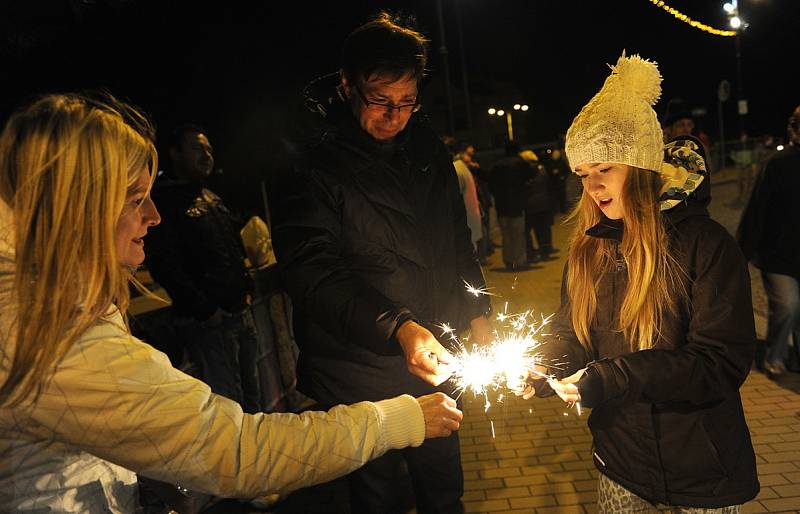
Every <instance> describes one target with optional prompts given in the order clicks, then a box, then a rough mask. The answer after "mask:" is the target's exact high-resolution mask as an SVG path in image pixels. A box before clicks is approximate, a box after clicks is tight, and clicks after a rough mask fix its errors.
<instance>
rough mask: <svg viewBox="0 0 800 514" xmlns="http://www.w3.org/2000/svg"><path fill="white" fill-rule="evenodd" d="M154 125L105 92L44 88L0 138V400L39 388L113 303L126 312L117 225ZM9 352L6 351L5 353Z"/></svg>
mask: <svg viewBox="0 0 800 514" xmlns="http://www.w3.org/2000/svg"><path fill="white" fill-rule="evenodd" d="M153 135H154V133H153V129H152V126H151V125H150V123H149V122H148V121H147V119H146V118H145V117H144V116H143V115H142V114H141V113H139V112H138V111H137V110H136V109H134V108H133V107H131V106H128V105H126V104H124V103H122V102H119V101H117V100H115V99H114V98H113V97H111V96H110V95H108V94H104V95H102V96H98V97H97V98H95V97H90V96H86V95H79V94H66V95H48V96H45V97H43V98H41V99H39V100H38V101H36V102H34V103H33V104H31V105H29V106H28V107H26V108H24V109H22V110H21V111H19V112H17V113H15V114H14V115H13V116H12V117H11V118H10V119H9V121H8V123H7V124H6V127H5V129H4V130H3V133H2V135H0V198H2V201H3V202H5V203H6V204H7V205H8V206H9V207H10V208H11V210H12V212H13V237H14V240H13V244H14V247H15V276H14V284H13V288H12V293H11V298H10V299H9V301H10V302H11V308H12V309H13V310H14V311H16V312H15V318H16V319H15V324H14V327H13V328H12V333H11V334H7V336H6V337H8V338H9V339H8V341H9V342H10V343H12V345H13V352H12V353H13V359H12V362H11V367H10V369H9V370H8V375H7V378H6V380H5V382H4V383H3V385H2V387H0V404H3V403H6V402H9V403H10V404H11V405H15V404H18V403H19V402H21V401H22V400H24V399H25V398H28V397H29V396H31V395H33V397H34V401H35V399H36V398H37V397H38V395H39V394H40V393H41V391H42V388H43V387H44V385H45V383H46V381H47V378H48V377H49V376H50V374H51V372H52V371H53V370H54V369H55V365H56V364H57V363H58V362H59V361H60V359H61V358H62V357H63V356H64V355H65V354H66V353H67V351H68V350H69V349H70V347H71V346H72V345H73V344H74V342H75V341H76V339H77V338H78V337H79V336H80V335H81V334H82V333H83V332H85V331H86V330H87V329H89V328H90V327H91V326H92V325H93V324H95V323H96V322H98V320H100V319H101V318H102V317H103V316H104V314H106V312H107V311H108V309H109V307H111V305H112V304H116V305H117V307H118V308H119V309H120V311H121V312H123V313H124V312H125V310H126V308H127V305H128V302H129V290H128V281H129V280H131V279H132V278H133V277H132V274H131V272H130V270H128V269H126V268H124V267H123V266H122V265H121V264H120V262H119V260H118V257H117V251H116V245H115V231H116V225H117V220H118V218H119V216H120V213H121V212H122V208H123V206H124V203H125V198H126V194H127V190H128V188H129V187H131V186H132V185H133V184H135V183H136V181H137V179H138V178H139V177H140V176H141V174H142V173H145V172H148V171H149V172H150V173H151V176H155V173H154V172H155V170H156V167H157V155H156V150H155V146H154V144H153ZM7 355H8V354H7Z"/></svg>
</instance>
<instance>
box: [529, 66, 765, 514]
mask: <svg viewBox="0 0 800 514" xmlns="http://www.w3.org/2000/svg"><path fill="white" fill-rule="evenodd" d="M611 70H612V71H611V75H610V76H609V77H608V78H607V79H606V82H605V84H604V85H603V87H602V89H601V90H600V91H599V92H598V93H597V94H596V95H595V96H594V98H592V100H591V101H590V102H589V103H588V104H587V105H586V106H585V107H584V108H583V109H582V110H581V112H580V113H579V114H578V116H577V117H576V118H575V119H574V121H573V122H572V125H571V126H570V128H569V131H568V132H567V139H566V153H567V157H568V159H569V163H570V167H571V168H572V170H573V171H574V172H575V173H576V174H577V175H578V176H579V177H580V179H581V181H582V183H583V194H582V196H581V199H580V201H579V203H578V205H577V206H576V208H575V210H574V212H573V213H572V219H573V220H575V231H574V233H573V236H572V239H571V242H570V248H569V257H568V260H567V264H566V266H565V271H564V282H563V286H562V299H561V307H560V309H559V312H558V313H557V315H556V317H555V321H554V323H553V325H552V327H551V330H550V332H551V334H552V336H551V337H550V338H549V340H547V341H546V343H545V344H544V345H542V346H541V349H542V352H543V353H544V356H545V360H544V364H545V365H544V367H543V369H541V370H540V371H541V372H545V373H547V374H550V375H551V376H553V378H554V379H553V380H551V381H549V382H545V381H542V380H540V381H538V382H534V383H532V385H531V387H530V388H529V390H528V391H527V394H526V395H525V396H526V397H530V396H532V395H533V394H536V395H539V396H547V395H550V394H553V392H555V393H557V394H558V395H559V396H560V397H561V398H562V399H564V401H566V402H568V403H570V404H571V403H575V402H580V403H581V404H582V405H583V406H584V407H590V408H592V413H591V416H590V417H589V427H590V429H591V431H592V436H593V449H594V453H593V460H594V463H595V466H596V467H597V469H598V470H599V471H600V475H599V482H598V493H599V494H598V502H599V510H600V512H615V513H617V512H634V511H635V512H659V511H662V510H665V511H667V512H696V511H695V510H694V509H696V508H699V509H709V510H702V512H715V513H716V512H719V513H730V512H739V510H740V508H741V504H742V503H744V502H746V501H748V500H750V499H752V498H754V497H755V496H756V494H757V493H758V491H759V484H758V479H757V477H756V465H755V454H754V452H753V446H752V443H751V441H750V433H749V431H748V428H747V425H746V423H745V417H744V412H743V410H742V402H741V398H740V395H739V387H740V386H741V384H742V382H744V380H745V378H746V377H747V374H748V372H749V371H750V367H751V364H752V361H753V354H754V349H755V328H754V322H753V309H752V303H751V296H750V286H749V285H750V278H749V276H748V271H747V265H746V263H745V261H744V259H743V257H742V255H741V252H740V251H739V249H738V248H737V246H736V243H735V241H734V240H733V238H732V237H731V236H730V235H729V234H728V233H727V232H726V230H725V229H724V228H723V227H722V226H720V225H719V224H718V223H716V222H715V221H713V220H712V219H711V218H710V217H709V215H708V211H707V210H706V205H707V204H708V201H709V199H710V196H709V187H708V185H709V184H708V178H707V172H706V168H705V161H704V157H703V155H702V153H703V152H702V145H701V144H699V142H698V141H697V140H695V139H693V138H691V136H684V137H683V138H682V139H679V140H677V141H673V142H671V143H669V144H667V145H666V147H665V146H664V145H663V142H662V141H663V139H662V132H661V127H660V126H659V123H658V119H657V116H656V113H655V111H653V108H652V105H653V104H654V103H655V102H656V100H657V99H658V97H659V95H660V93H661V85H660V83H661V76H660V74H659V71H658V68H657V67H656V64H655V63H653V62H650V61H647V60H645V59H642V58H640V57H639V56H637V55H634V56H630V57H626V56H625V54H624V53H623V54H622V57H620V59H619V60H618V61H617V64H616V66H612V67H611Z"/></svg>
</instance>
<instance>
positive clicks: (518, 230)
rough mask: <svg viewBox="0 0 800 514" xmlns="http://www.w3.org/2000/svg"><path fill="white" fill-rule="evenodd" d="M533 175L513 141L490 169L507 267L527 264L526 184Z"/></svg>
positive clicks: (513, 268)
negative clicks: (504, 154) (503, 155)
mask: <svg viewBox="0 0 800 514" xmlns="http://www.w3.org/2000/svg"><path fill="white" fill-rule="evenodd" d="M535 176H536V173H535V170H534V169H533V168H532V167H531V165H530V164H528V161H526V160H525V159H523V158H522V157H521V156H520V148H519V145H517V144H516V143H514V142H510V143H508V145H507V146H506V157H504V158H502V159H500V160H498V161H497V162H496V163H495V164H494V166H492V169H491V171H490V172H489V189H490V190H491V192H492V196H493V197H494V205H495V210H496V211H497V222H498V224H499V225H500V232H501V233H502V236H503V263H504V264H505V266H506V269H507V270H508V271H524V270H527V269H528V268H529V266H528V264H527V258H526V257H527V256H526V255H525V206H526V204H527V200H528V190H527V187H526V185H527V184H528V183H529V181H531V180H533V178H534V177H535Z"/></svg>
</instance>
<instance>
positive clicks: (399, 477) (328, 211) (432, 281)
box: [270, 12, 492, 514]
mask: <svg viewBox="0 0 800 514" xmlns="http://www.w3.org/2000/svg"><path fill="white" fill-rule="evenodd" d="M426 62H427V39H426V38H425V37H424V36H423V35H422V34H420V33H419V32H417V31H416V30H415V29H414V28H413V21H412V20H410V19H402V18H400V17H398V16H393V15H391V14H389V13H386V12H382V13H380V14H378V16H376V17H375V19H373V20H371V21H369V22H367V23H365V24H364V25H362V26H361V27H359V28H357V29H355V30H354V31H353V32H351V33H350V35H348V37H347V38H346V40H345V42H344V45H343V48H342V53H341V71H340V73H338V74H336V75H329V76H328V77H327V78H323V79H319V80H318V81H315V83H314V84H313V85H310V86H309V87H307V88H306V90H305V91H306V102H305V104H306V105H308V106H311V107H312V108H313V110H314V112H316V113H317V114H318V115H319V116H318V117H319V120H318V124H319V125H320V130H317V131H315V134H319V137H312V138H307V141H306V142H305V144H303V145H302V146H300V145H294V146H295V147H298V148H299V151H298V153H297V154H296V155H294V156H293V157H294V159H293V167H292V169H291V170H289V171H287V173H286V174H285V175H283V176H280V177H277V179H276V183H275V184H274V186H273V187H272V188H271V189H272V190H273V191H275V192H276V195H275V198H274V200H271V201H270V205H271V206H272V211H273V212H272V220H273V229H274V230H273V246H274V249H275V254H276V257H277V260H278V266H279V267H280V270H281V272H282V274H283V276H284V279H285V283H286V286H287V290H288V292H289V295H290V296H291V298H292V304H293V307H294V326H295V333H296V340H297V343H298V346H299V347H300V358H299V362H298V389H299V390H300V391H301V392H303V393H305V394H306V395H307V396H309V397H311V398H313V399H315V400H317V401H318V402H320V404H321V405H325V406H327V405H333V404H338V403H353V402H357V401H362V400H367V399H373V400H376V399H381V398H387V397H392V396H396V395H398V394H402V393H410V392H415V393H419V394H430V393H433V392H435V391H443V392H452V391H453V389H454V388H453V387H452V386H451V385H449V384H446V383H443V382H444V381H445V380H446V379H447V378H448V377H449V373H448V371H447V368H446V367H445V366H443V364H445V363H447V362H449V361H450V360H451V358H452V355H451V353H450V351H449V350H448V349H447V348H446V347H445V346H444V345H450V344H451V342H450V341H449V338H447V337H443V338H442V341H439V340H438V339H437V337H436V336H435V335H434V333H436V334H438V335H440V336H441V334H442V332H441V330H440V328H439V327H440V324H442V323H447V324H448V325H449V326H451V327H452V328H453V329H454V330H455V331H457V332H458V333H463V332H465V331H469V332H470V334H471V338H472V340H473V341H476V342H478V343H484V342H488V341H490V340H491V339H492V333H491V327H490V325H489V321H488V319H487V317H486V316H487V314H488V313H489V312H490V308H491V305H490V302H489V299H488V298H487V297H485V296H483V295H481V298H478V297H476V296H474V295H472V294H470V293H469V292H468V291H467V290H466V288H465V284H464V282H465V281H466V282H468V283H469V284H470V285H472V286H474V287H483V286H484V285H485V281H484V278H483V273H482V271H481V268H480V264H479V263H478V259H477V257H476V255H475V251H474V249H473V246H472V239H471V235H470V230H469V227H468V225H467V217H466V214H465V211H464V201H463V198H462V196H461V193H460V191H459V187H458V177H457V175H456V172H455V170H454V169H453V161H452V156H451V155H450V153H449V152H448V150H447V148H446V147H445V145H444V144H443V142H442V140H441V139H440V137H439V136H438V135H437V134H436V133H435V132H434V131H433V130H432V128H431V126H430V124H429V122H428V120H427V119H426V118H425V116H424V115H422V114H421V113H419V110H420V98H419V85H420V80H421V79H422V78H423V74H424V70H425V65H426ZM450 349H451V350H453V349H454V348H453V347H450ZM404 465H405V468H406V469H407V474H405V473H403V472H402V470H403V468H404ZM408 475H410V479H411V482H412V486H413V489H414V495H415V499H416V508H417V512H419V513H461V512H463V504H462V503H461V496H462V494H463V492H464V482H463V473H462V468H461V455H460V447H459V442H458V436H457V433H455V432H454V433H453V434H452V436H451V437H449V438H443V439H437V440H435V441H434V440H431V441H426V442H425V443H424V444H423V445H422V446H420V447H419V448H413V449H410V450H404V451H400V452H391V453H389V454H387V455H385V456H384V457H383V458H381V459H377V460H375V461H373V462H372V463H370V464H368V465H367V466H365V467H364V468H362V469H361V470H359V471H357V472H356V473H353V474H351V475H350V477H349V485H350V503H351V509H352V511H353V512H358V513H371V512H374V513H380V514H383V513H390V512H396V511H398V510H399V509H400V508H401V505H403V498H401V497H399V495H400V492H401V491H403V488H402V481H403V480H405V479H406V478H407V477H408Z"/></svg>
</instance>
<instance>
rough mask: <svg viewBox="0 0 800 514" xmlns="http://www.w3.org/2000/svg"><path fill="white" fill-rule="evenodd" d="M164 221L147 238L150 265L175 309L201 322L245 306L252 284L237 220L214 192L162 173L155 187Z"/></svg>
mask: <svg viewBox="0 0 800 514" xmlns="http://www.w3.org/2000/svg"><path fill="white" fill-rule="evenodd" d="M152 194H153V201H154V202H155V203H156V205H157V206H158V210H159V212H160V213H161V224H160V225H158V226H155V227H153V228H151V229H150V231H149V233H148V236H147V238H146V239H145V249H146V255H147V258H146V261H145V262H146V264H147V267H148V269H149V270H150V273H151V274H152V275H153V278H154V279H155V281H156V282H158V283H159V284H160V285H161V286H162V287H163V288H164V289H165V290H166V291H167V293H168V294H169V296H170V298H171V299H172V302H173V308H174V309H175V310H176V311H177V312H179V313H181V314H184V315H187V316H191V317H193V318H195V319H197V320H199V321H202V320H205V319H208V318H209V317H210V316H211V315H212V314H214V312H215V311H216V310H217V309H218V308H221V309H223V310H225V311H228V312H238V311H241V310H242V309H244V308H245V307H246V306H247V303H246V297H247V295H248V293H251V292H252V290H253V283H252V280H251V279H250V276H249V275H248V273H247V269H246V268H245V263H244V246H243V244H242V239H241V237H240V236H239V226H238V225H239V223H238V222H237V221H236V220H235V219H234V218H233V216H232V215H231V212H230V211H229V210H228V209H227V207H225V204H223V203H222V200H221V199H220V198H219V197H218V196H217V195H216V194H214V193H213V192H212V191H210V190H208V189H205V188H203V187H202V186H201V185H199V184H194V183H190V182H187V181H184V180H173V179H170V178H166V177H162V178H159V179H158V180H157V181H156V184H155V187H154V188H153V193H152Z"/></svg>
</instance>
